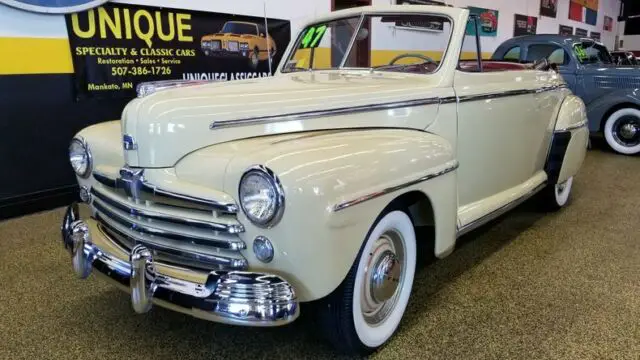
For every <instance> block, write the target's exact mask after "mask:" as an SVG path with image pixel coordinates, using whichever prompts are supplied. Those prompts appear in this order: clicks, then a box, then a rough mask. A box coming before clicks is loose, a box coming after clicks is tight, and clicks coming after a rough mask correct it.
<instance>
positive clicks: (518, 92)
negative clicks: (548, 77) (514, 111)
mask: <svg viewBox="0 0 640 360" xmlns="http://www.w3.org/2000/svg"><path fill="white" fill-rule="evenodd" d="M566 87H567V85H566V84H560V85H549V86H543V87H541V88H537V89H518V90H507V91H500V92H494V93H489V94H478V95H465V96H459V97H458V101H459V102H466V101H481V100H489V99H497V98H501V97H507V96H519V95H526V94H541V93H544V92H547V91H554V90H558V89H564V88H566Z"/></svg>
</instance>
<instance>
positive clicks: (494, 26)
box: [466, 6, 498, 36]
mask: <svg viewBox="0 0 640 360" xmlns="http://www.w3.org/2000/svg"><path fill="white" fill-rule="evenodd" d="M467 9H469V12H470V13H471V15H476V16H477V19H478V22H479V24H478V25H479V28H480V36H497V35H498V10H492V9H485V8H478V7H473V6H469V7H468V8H467ZM466 33H467V35H472V36H475V35H476V28H475V26H474V23H473V22H472V21H470V22H469V23H468V24H467V32H466Z"/></svg>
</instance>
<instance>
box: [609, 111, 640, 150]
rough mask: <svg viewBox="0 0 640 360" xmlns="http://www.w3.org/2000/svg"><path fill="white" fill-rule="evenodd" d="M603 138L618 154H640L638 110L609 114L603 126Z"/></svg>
mask: <svg viewBox="0 0 640 360" xmlns="http://www.w3.org/2000/svg"><path fill="white" fill-rule="evenodd" d="M604 138H605V139H606V140H607V144H608V145H609V147H611V148H612V149H613V150H614V151H616V152H618V153H620V154H624V155H634V154H638V153H640V110H638V109H635V108H624V109H620V110H618V111H616V112H614V113H613V114H611V116H609V118H608V119H607V120H606V122H605V124H604Z"/></svg>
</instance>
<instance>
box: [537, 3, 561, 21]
mask: <svg viewBox="0 0 640 360" xmlns="http://www.w3.org/2000/svg"><path fill="white" fill-rule="evenodd" d="M557 14H558V0H540V16H547V17H552V18H555V17H556V15H557Z"/></svg>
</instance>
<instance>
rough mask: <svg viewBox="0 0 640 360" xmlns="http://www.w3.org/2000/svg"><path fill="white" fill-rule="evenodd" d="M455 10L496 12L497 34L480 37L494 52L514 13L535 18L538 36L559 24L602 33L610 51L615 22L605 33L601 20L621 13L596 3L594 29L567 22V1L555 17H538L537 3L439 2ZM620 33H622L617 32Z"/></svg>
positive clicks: (615, 0) (386, 0) (611, 2)
mask: <svg viewBox="0 0 640 360" xmlns="http://www.w3.org/2000/svg"><path fill="white" fill-rule="evenodd" d="M398 1H403V0H373V4H374V5H375V4H394V3H396V2H398ZM441 1H444V2H445V3H447V4H449V5H453V6H457V7H466V6H475V7H484V8H488V9H493V10H498V11H499V16H498V34H497V36H496V37H482V51H483V53H484V54H485V56H486V55H487V53H493V51H494V50H495V49H496V47H498V46H499V45H500V44H501V43H502V42H503V41H505V40H507V39H509V38H512V37H513V26H514V16H515V14H521V15H526V16H536V17H538V29H537V33H538V34H548V33H550V34H557V33H558V29H559V25H566V26H571V27H573V28H574V29H575V28H576V27H579V28H581V29H585V30H587V31H589V32H591V31H595V32H599V33H601V36H602V40H601V41H602V42H603V43H604V44H605V45H606V46H607V47H609V48H611V49H613V47H614V42H615V36H616V34H618V24H617V21H614V22H613V30H612V31H605V30H604V29H603V27H604V17H605V15H606V16H609V17H611V18H613V19H614V20H615V19H617V17H618V14H619V11H620V0H599V6H598V7H599V8H598V20H597V23H596V25H595V26H592V25H588V24H585V23H582V22H578V21H574V20H569V0H558V11H557V14H556V17H555V18H550V17H546V16H540V0H441ZM620 33H621V32H620Z"/></svg>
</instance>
